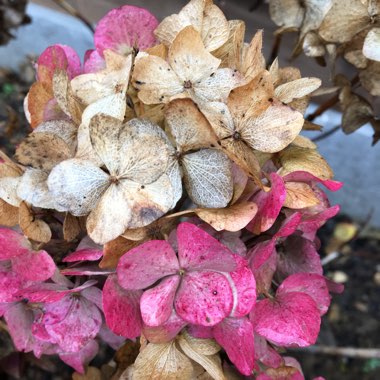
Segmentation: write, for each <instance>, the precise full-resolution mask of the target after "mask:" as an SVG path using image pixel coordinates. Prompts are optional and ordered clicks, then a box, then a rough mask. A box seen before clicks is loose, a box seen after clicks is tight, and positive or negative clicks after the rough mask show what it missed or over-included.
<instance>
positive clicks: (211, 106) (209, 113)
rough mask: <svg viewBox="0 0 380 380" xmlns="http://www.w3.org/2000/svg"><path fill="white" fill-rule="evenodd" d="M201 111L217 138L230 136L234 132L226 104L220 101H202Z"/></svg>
mask: <svg viewBox="0 0 380 380" xmlns="http://www.w3.org/2000/svg"><path fill="white" fill-rule="evenodd" d="M201 111H202V113H203V114H204V115H205V116H206V118H207V120H208V121H209V122H210V124H211V126H212V128H213V130H214V132H215V133H216V135H217V137H218V138H219V139H224V138H226V137H230V136H231V135H232V134H233V133H234V131H235V126H234V122H233V119H232V115H231V113H230V110H229V109H228V107H227V105H226V104H224V103H221V102H210V103H204V104H202V106H201Z"/></svg>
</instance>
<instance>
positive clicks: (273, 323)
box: [251, 292, 321, 347]
mask: <svg viewBox="0 0 380 380" xmlns="http://www.w3.org/2000/svg"><path fill="white" fill-rule="evenodd" d="M251 320H252V323H253V326H254V329H255V332H257V333H258V334H259V335H261V336H262V337H264V338H266V339H268V340H269V341H271V342H273V343H274V344H276V345H278V346H285V347H289V346H300V347H305V346H309V345H311V344H314V343H315V342H316V340H317V337H318V333H319V328H320V323H321V317H320V315H319V310H318V307H317V305H316V303H315V302H314V300H313V299H312V298H311V297H310V296H309V295H307V294H304V293H297V292H292V293H286V294H281V295H279V296H276V298H275V299H274V300H270V299H264V300H262V301H259V302H257V303H256V306H255V308H254V310H253V312H252V313H251Z"/></svg>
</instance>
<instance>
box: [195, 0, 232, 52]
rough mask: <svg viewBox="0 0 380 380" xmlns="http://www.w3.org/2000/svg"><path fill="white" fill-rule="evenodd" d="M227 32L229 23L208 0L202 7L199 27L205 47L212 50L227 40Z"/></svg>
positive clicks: (228, 32) (228, 31)
mask: <svg viewBox="0 0 380 380" xmlns="http://www.w3.org/2000/svg"><path fill="white" fill-rule="evenodd" d="M229 34H230V28H229V24H228V21H227V19H226V17H225V16H224V14H223V12H222V11H221V10H220V9H219V8H218V7H217V6H216V5H215V4H213V3H212V1H208V2H207V4H206V7H205V9H204V13H203V23H202V29H201V37H202V40H203V43H204V45H205V48H206V49H207V50H208V51H214V50H215V49H217V48H219V47H220V46H222V45H223V44H224V43H225V42H226V41H227V40H228V37H229Z"/></svg>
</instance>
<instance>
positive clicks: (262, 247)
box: [248, 239, 277, 294]
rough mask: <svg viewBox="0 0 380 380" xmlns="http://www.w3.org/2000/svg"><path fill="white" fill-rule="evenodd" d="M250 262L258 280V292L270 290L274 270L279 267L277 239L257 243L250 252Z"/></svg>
mask: <svg viewBox="0 0 380 380" xmlns="http://www.w3.org/2000/svg"><path fill="white" fill-rule="evenodd" d="M248 257H249V263H250V267H251V270H252V273H253V276H254V277H255V280H256V287H257V293H258V294H262V293H266V292H268V291H269V289H270V288H271V285H272V279H273V275H274V272H275V271H276V268H277V252H276V249H275V240H274V239H271V240H267V241H263V242H260V243H257V244H256V245H255V246H254V247H253V248H252V249H251V250H250V251H249V252H248Z"/></svg>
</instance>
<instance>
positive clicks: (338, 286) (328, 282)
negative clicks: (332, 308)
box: [325, 277, 344, 294]
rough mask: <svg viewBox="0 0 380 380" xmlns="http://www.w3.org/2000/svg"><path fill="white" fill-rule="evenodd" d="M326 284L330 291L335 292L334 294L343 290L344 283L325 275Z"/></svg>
mask: <svg viewBox="0 0 380 380" xmlns="http://www.w3.org/2000/svg"><path fill="white" fill-rule="evenodd" d="M325 281H326V285H327V288H328V289H329V292H330V293H336V294H341V293H343V292H344V285H343V284H338V283H336V282H334V281H332V280H330V279H328V278H326V277H325Z"/></svg>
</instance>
